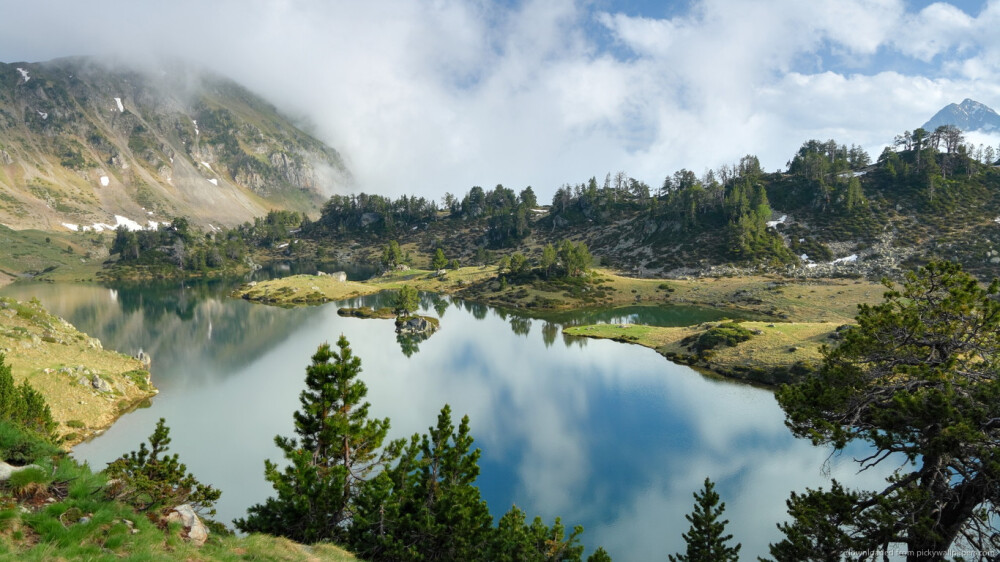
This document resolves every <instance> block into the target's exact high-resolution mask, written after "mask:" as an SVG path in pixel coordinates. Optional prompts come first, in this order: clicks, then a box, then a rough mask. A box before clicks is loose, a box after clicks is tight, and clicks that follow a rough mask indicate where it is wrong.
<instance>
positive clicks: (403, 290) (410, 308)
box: [392, 285, 420, 316]
mask: <svg viewBox="0 0 1000 562" xmlns="http://www.w3.org/2000/svg"><path fill="white" fill-rule="evenodd" d="M392 308H393V310H394V311H395V312H396V314H397V315H399V316H403V315H405V316H409V315H410V314H413V313H414V312H416V311H417V309H418V308H420V295H419V294H418V293H417V290H416V289H414V288H413V287H411V286H409V285H403V286H402V287H400V288H399V292H398V293H396V298H395V300H394V301H393V305H392Z"/></svg>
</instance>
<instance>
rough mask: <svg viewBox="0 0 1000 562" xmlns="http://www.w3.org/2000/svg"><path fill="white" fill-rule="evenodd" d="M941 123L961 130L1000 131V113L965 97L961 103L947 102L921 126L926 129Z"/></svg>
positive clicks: (934, 127) (931, 129)
mask: <svg viewBox="0 0 1000 562" xmlns="http://www.w3.org/2000/svg"><path fill="white" fill-rule="evenodd" d="M941 125H954V126H956V127H958V128H959V129H961V130H963V131H967V132H968V131H982V132H986V133H998V132H1000V115H998V114H997V112H996V111H993V109H992V108H990V107H989V106H987V105H985V104H982V103H979V102H978V101H975V100H972V99H969V98H966V99H965V100H963V101H962V103H960V104H957V103H952V104H948V105H946V106H945V107H943V108H942V109H941V111H938V112H937V113H935V114H934V116H933V117H931V118H930V120H928V121H927V122H926V123H924V125H923V128H924V129H926V130H928V131H933V130H934V129H936V128H938V127H940V126H941Z"/></svg>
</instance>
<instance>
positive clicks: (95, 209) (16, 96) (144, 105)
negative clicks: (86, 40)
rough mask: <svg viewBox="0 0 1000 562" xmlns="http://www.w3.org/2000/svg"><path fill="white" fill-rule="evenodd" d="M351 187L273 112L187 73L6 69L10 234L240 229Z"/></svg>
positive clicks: (177, 67)
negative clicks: (170, 225)
mask: <svg viewBox="0 0 1000 562" xmlns="http://www.w3.org/2000/svg"><path fill="white" fill-rule="evenodd" d="M348 181H349V174H348V172H347V170H346V168H345V167H344V164H343V161H342V159H341V158H340V155H339V154H338V153H337V152H336V151H335V150H333V149H331V148H329V147H327V146H326V145H324V144H323V143H321V142H320V141H318V140H316V139H315V138H313V137H312V136H310V135H309V134H307V133H305V132H303V131H302V130H300V129H299V128H297V127H295V126H294V125H293V124H291V123H290V122H289V121H288V120H287V119H285V118H284V117H282V116H281V115H279V114H278V113H277V111H276V110H275V108H274V107H273V106H271V105H270V104H268V103H267V102H265V101H264V100H262V99H261V98H259V97H258V96H256V95H254V94H252V93H251V92H249V91H248V90H246V89H245V88H243V87H241V86H239V85H238V84H236V83H234V82H232V81H230V80H227V79H225V78H222V77H219V76H215V75H211V74H209V73H206V72H202V71H198V70H194V69H192V68H190V67H187V66H185V65H183V64H181V63H177V62H167V63H163V64H161V65H160V67H159V68H157V69H156V70H151V71H136V70H132V69H129V68H127V67H125V66H120V65H115V64H112V63H108V62H102V61H97V60H93V59H86V58H67V59H57V60H53V61H49V62H44V63H14V64H3V63H0V223H3V224H6V225H9V226H12V227H14V228H28V227H31V228H43V229H64V228H70V229H73V228H74V227H75V226H76V225H81V226H82V225H92V224H95V223H103V224H108V225H111V226H114V225H115V224H118V223H122V222H125V219H128V220H131V221H134V222H137V223H139V224H147V222H148V221H149V220H153V221H162V220H169V218H170V217H173V216H186V217H190V218H191V219H192V220H194V221H195V222H198V223H201V224H215V225H219V224H226V225H232V224H236V223H240V222H243V221H246V220H249V219H251V218H252V217H254V216H260V215H262V214H264V213H266V212H267V210H269V209H275V208H279V209H292V210H299V211H309V210H315V209H316V208H317V206H318V204H320V203H322V201H323V200H325V199H326V197H327V196H329V194H330V193H332V192H333V191H334V190H335V189H336V188H337V187H338V186H341V185H343V184H345V183H347V182H348ZM66 225H69V226H66Z"/></svg>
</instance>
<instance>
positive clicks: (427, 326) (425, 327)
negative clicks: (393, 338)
mask: <svg viewBox="0 0 1000 562" xmlns="http://www.w3.org/2000/svg"><path fill="white" fill-rule="evenodd" d="M437 329H438V326H437V324H434V323H432V322H430V321H428V320H427V319H426V318H424V317H422V316H410V317H409V318H405V319H403V320H402V321H397V323H396V333H397V334H404V335H430V334H433V333H434V332H436V331H437Z"/></svg>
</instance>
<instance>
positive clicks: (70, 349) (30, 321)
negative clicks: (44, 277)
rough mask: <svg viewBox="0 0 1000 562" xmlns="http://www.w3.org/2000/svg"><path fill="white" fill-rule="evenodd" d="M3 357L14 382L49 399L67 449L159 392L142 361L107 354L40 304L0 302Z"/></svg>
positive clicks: (0, 337)
mask: <svg viewBox="0 0 1000 562" xmlns="http://www.w3.org/2000/svg"><path fill="white" fill-rule="evenodd" d="M0 353H3V354H4V355H5V356H6V361H7V364H8V365H10V367H11V372H12V374H13V376H14V380H15V382H17V383H18V384H20V383H21V381H27V382H28V383H29V384H30V385H31V386H32V387H34V388H35V390H37V391H38V392H40V393H41V394H42V396H44V397H45V400H46V402H47V403H48V404H49V407H50V408H51V409H52V417H53V419H54V420H55V421H57V422H59V427H58V429H57V430H56V431H57V433H59V434H60V435H61V437H63V439H64V446H65V447H67V448H68V447H70V446H72V445H74V444H76V443H79V442H80V441H83V440H84V439H86V438H88V437H91V436H93V435H95V434H97V433H100V432H102V431H104V430H105V429H107V428H108V427H109V426H110V425H111V424H112V423H113V422H114V421H115V420H116V419H118V418H119V417H120V416H121V415H122V414H124V413H126V412H128V411H131V410H133V409H134V408H136V407H137V406H139V405H141V404H142V403H143V402H145V401H146V400H148V399H149V398H151V397H152V396H155V395H156V393H157V390H156V388H154V387H153V385H152V384H151V382H150V377H149V372H148V371H147V368H146V366H145V365H144V364H143V363H142V362H140V361H139V360H138V359H135V358H133V357H129V356H127V355H123V354H121V353H116V352H113V351H108V350H105V349H104V348H103V346H102V345H101V342H100V340H98V339H96V338H92V337H90V336H88V335H87V334H84V333H82V332H80V331H78V330H77V329H76V328H75V327H73V326H72V325H71V324H69V323H68V322H66V321H65V320H63V319H62V318H59V317H57V316H54V315H52V314H49V313H48V312H47V311H46V310H45V308H44V307H42V305H41V303H39V302H38V301H37V300H31V301H29V302H20V301H17V300H15V299H12V298H7V297H3V298H0Z"/></svg>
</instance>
